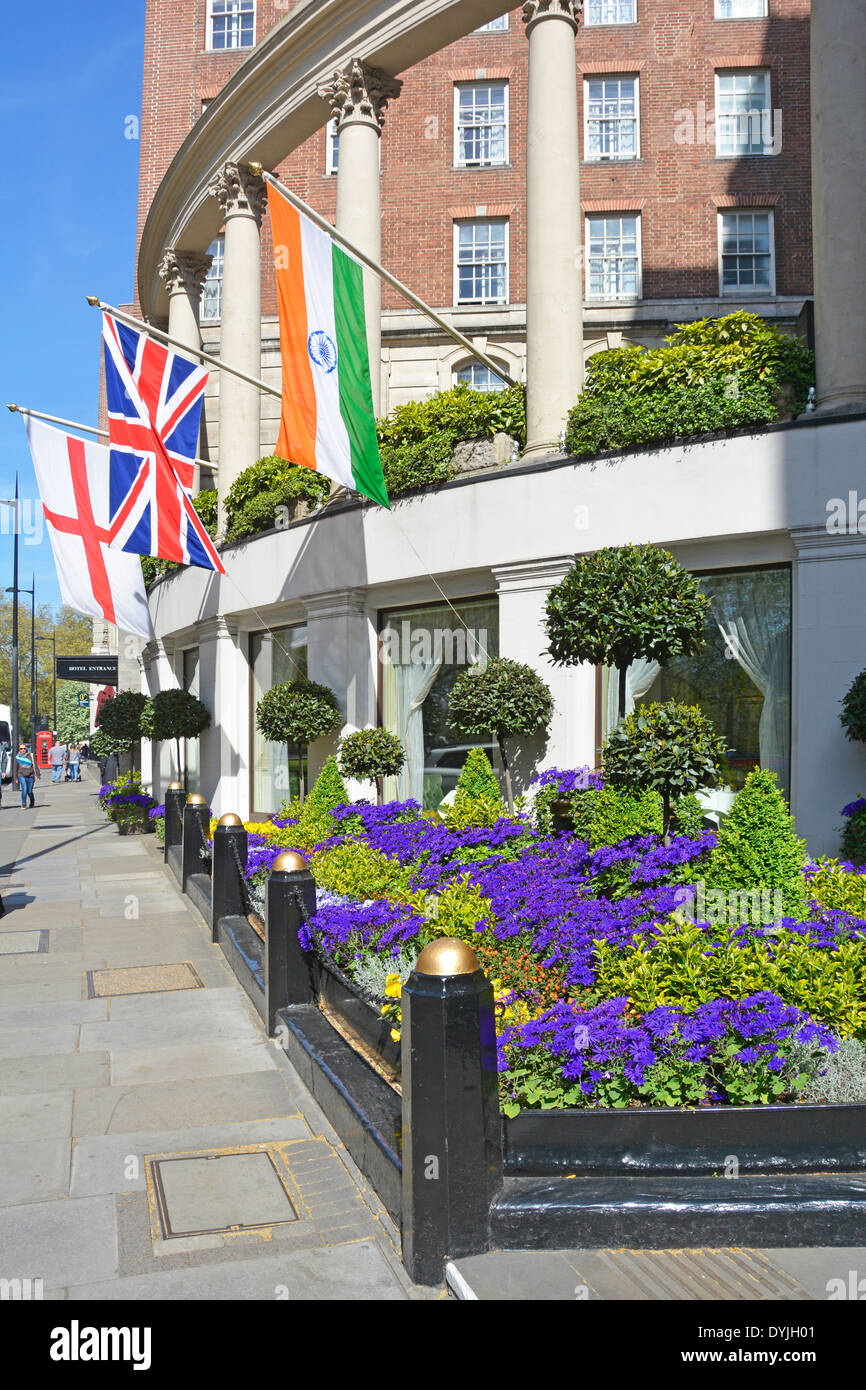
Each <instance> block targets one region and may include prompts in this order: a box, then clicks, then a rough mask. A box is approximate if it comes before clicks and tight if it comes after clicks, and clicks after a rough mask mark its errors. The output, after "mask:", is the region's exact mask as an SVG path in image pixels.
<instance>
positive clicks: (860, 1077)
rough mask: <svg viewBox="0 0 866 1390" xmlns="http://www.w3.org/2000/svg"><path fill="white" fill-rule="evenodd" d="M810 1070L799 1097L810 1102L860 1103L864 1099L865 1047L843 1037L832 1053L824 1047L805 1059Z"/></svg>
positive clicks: (865, 1096)
mask: <svg viewBox="0 0 866 1390" xmlns="http://www.w3.org/2000/svg"><path fill="white" fill-rule="evenodd" d="M804 1065H805V1066H808V1068H809V1071H810V1073H811V1076H810V1080H809V1082H808V1083H807V1085H806V1086H805V1087H804V1089H803V1093H802V1096H801V1099H802V1100H804V1101H805V1102H806V1103H807V1104H809V1105H815V1104H818V1103H820V1102H822V1101H823V1102H825V1103H826V1104H828V1105H858V1104H859V1105H862V1103H863V1102H864V1101H866V1047H864V1045H863V1043H862V1042H859V1041H858V1040H857V1039H856V1038H843V1039H842V1040H841V1042H840V1043H839V1046H838V1048H837V1049H836V1051H835V1052H830V1051H828V1050H826V1049H824V1048H822V1049H821V1052H820V1053H819V1054H818V1056H817V1058H815V1057H814V1056H813V1057H811V1058H809V1059H808V1060H807V1061H805V1062H804Z"/></svg>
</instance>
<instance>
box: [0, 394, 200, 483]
mask: <svg viewBox="0 0 866 1390" xmlns="http://www.w3.org/2000/svg"><path fill="white" fill-rule="evenodd" d="M6 409H7V410H11V411H12V412H13V414H14V413H15V412H16V411H17V412H18V414H19V415H32V416H33V419H34V420H47V421H48V423H49V424H51V425H64V426H65V427H66V429H68V430H78V431H79V432H80V433H81V434H98V435H99V436H100V438H102V439H108V438H109V434H108V430H100V429H96V427H95V426H94V425H80V424H79V423H78V421H77V420H62V419H61V418H60V416H59V415H46V414H45V412H44V410H28V408H27V406H26V405H15V404H14V403H10V404H9V405H7V407H6ZM192 462H193V463H195V464H197V465H198V467H199V468H207V469H209V470H210V472H212V473H218V472H219V467H218V465H217V464H215V463H208V461H207V459H193V460H192Z"/></svg>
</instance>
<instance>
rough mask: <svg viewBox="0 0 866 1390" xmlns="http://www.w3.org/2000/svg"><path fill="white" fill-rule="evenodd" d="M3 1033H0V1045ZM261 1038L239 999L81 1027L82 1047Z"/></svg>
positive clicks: (124, 1047) (129, 1048) (115, 1048)
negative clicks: (186, 1012)
mask: <svg viewBox="0 0 866 1390" xmlns="http://www.w3.org/2000/svg"><path fill="white" fill-rule="evenodd" d="M2 1038H3V1035H2V1033H0V1049H2ZM229 1041H236V1042H250V1043H253V1042H261V1034H260V1032H259V1030H258V1029H257V1028H256V1026H255V1024H254V1023H253V1021H252V1019H251V1018H249V1017H248V1016H247V1014H246V1013H244V1012H242V1011H241V1010H240V1009H239V1008H238V1005H237V1003H236V1002H234V1001H233V1002H232V1004H230V1005H226V1006H224V1008H223V1010H222V1012H221V1013H214V1012H212V1011H211V1012H208V1013H204V1014H202V1013H199V1012H194V1013H193V1014H192V1016H191V1017H184V1016H183V1015H181V1016H179V1017H174V1018H165V1019H161V1020H153V1021H143V1022H137V1021H135V1020H134V1019H115V1018H114V1017H112V1019H111V1021H110V1022H108V1023H85V1024H84V1025H83V1026H82V1028H81V1051H82V1052H92V1051H94V1050H95V1051H102V1050H103V1049H105V1050H106V1051H112V1052H113V1051H132V1050H135V1049H138V1048H143V1047H160V1046H162V1047H169V1046H172V1047H174V1046H182V1045H186V1044H192V1043H215V1042H229Z"/></svg>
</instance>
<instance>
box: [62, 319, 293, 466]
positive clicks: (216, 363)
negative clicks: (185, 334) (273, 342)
mask: <svg viewBox="0 0 866 1390" xmlns="http://www.w3.org/2000/svg"><path fill="white" fill-rule="evenodd" d="M87 302H88V304H89V305H90V307H91V309H101V310H102V312H103V313H104V314H110V315H111V317H112V318H113V319H119V320H120V322H121V323H128V324H129V326H130V328H137V329H139V331H140V332H142V333H147V334H149V336H150V337H151V338H156V339H157V341H158V342H160V343H168V345H169V347H175V348H177V349H178V350H179V351H180V352H182V353H183V354H184V356H185V357H199V358H201V360H202V362H210V364H211V366H212V367H218V368H219V369H220V371H223V372H229V373H230V374H231V375H232V376H236V377H239V378H240V380H241V381H245V382H246V383H247V385H248V386H257V387H258V389H259V390H260V391H265V392H267V394H268V395H269V396H276V398H277V400H281V399H282V395H283V393H282V391H279V390H278V389H277V388H276V387H275V386H269V385H268V383H267V382H266V381H261V380H260V379H259V377H257V376H248V375H247V373H246V372H242V371H241V370H240V368H239V367H230V366H229V364H228V362H224V361H223V360H222V358H221V357H217V356H216V354H215V353H213V352H205V350H204V348H194V347H190V346H189V344H188V343H182V342H181V341H180V339H179V338H172V336H171V334H170V333H163V331H162V329H161V328H154V327H153V326H152V325H151V324H149V323H145V322H144V320H143V319H136V318H133V316H132V314H126V313H124V312H123V310H122V309H115V308H114V305H113V304H105V303H104V302H103V300H101V299H100V298H99V296H98V295H95V294H89V295H88V296H87ZM207 466H208V468H210V464H208V465H207Z"/></svg>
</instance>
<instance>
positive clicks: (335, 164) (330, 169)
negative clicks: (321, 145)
mask: <svg viewBox="0 0 866 1390" xmlns="http://www.w3.org/2000/svg"><path fill="white" fill-rule="evenodd" d="M339 168H340V135H339V131H338V130H337V118H336V116H335V117H334V119H333V120H332V121H328V127H327V130H326V132H325V172H326V173H327V174H336V173H337V172H338V170H339Z"/></svg>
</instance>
